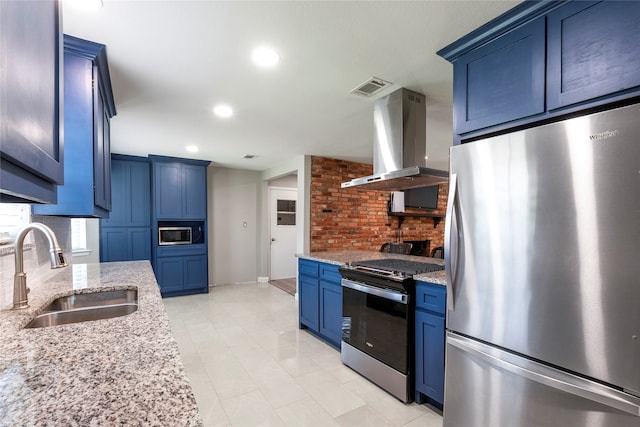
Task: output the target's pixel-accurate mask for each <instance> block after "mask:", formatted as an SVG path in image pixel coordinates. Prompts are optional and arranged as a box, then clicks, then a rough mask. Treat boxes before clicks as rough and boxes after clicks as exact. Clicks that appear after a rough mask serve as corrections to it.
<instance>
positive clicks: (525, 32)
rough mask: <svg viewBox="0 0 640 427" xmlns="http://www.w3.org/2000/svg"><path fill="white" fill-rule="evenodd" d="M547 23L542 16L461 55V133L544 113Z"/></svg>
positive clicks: (457, 88)
mask: <svg viewBox="0 0 640 427" xmlns="http://www.w3.org/2000/svg"><path fill="white" fill-rule="evenodd" d="M544 72H545V25H544V19H543V18H539V19H536V20H535V21H533V22H530V23H528V24H526V25H523V26H522V27H519V28H516V29H515V30H512V31H510V32H509V33H507V34H505V35H503V36H501V37H499V38H498V39H496V40H495V41H494V42H492V43H489V44H486V45H484V46H481V47H479V48H478V49H475V50H472V51H471V52H469V53H467V54H465V55H463V56H461V57H460V58H459V59H458V60H457V61H456V64H455V67H454V75H453V85H454V86H453V93H454V98H455V99H456V100H463V101H462V102H456V104H455V110H454V116H455V118H456V132H457V133H465V132H468V131H470V130H475V129H480V128H484V127H488V126H492V125H495V124H498V123H504V122H508V121H511V120H514V119H518V118H521V117H528V116H533V115H535V114H539V113H543V112H544Z"/></svg>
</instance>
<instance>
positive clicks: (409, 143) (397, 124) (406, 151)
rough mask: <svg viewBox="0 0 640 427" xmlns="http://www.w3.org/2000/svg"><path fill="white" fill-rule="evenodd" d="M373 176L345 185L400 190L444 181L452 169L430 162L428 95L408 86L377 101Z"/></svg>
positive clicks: (343, 185) (344, 184)
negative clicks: (427, 113) (440, 167)
mask: <svg viewBox="0 0 640 427" xmlns="http://www.w3.org/2000/svg"><path fill="white" fill-rule="evenodd" d="M373 123H374V137H373V141H374V145H373V175H370V176H365V177H362V178H356V179H353V180H351V181H348V182H343V183H342V188H354V187H355V188H358V189H362V190H382V191H396V190H407V189H410V188H417V187H427V186H430V185H437V184H443V183H446V182H448V180H449V172H447V171H443V170H438V169H430V168H427V167H426V166H425V165H426V159H425V154H426V107H425V97H424V95H421V94H419V93H417V92H413V91H410V90H408V89H405V88H401V89H398V90H397V91H395V92H392V93H391V94H389V95H387V96H384V97H382V98H380V99H378V100H376V102H375V104H374V107H373Z"/></svg>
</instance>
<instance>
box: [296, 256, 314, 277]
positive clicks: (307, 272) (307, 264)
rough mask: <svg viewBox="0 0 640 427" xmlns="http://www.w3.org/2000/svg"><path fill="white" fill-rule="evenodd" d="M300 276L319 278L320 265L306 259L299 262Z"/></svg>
mask: <svg viewBox="0 0 640 427" xmlns="http://www.w3.org/2000/svg"><path fill="white" fill-rule="evenodd" d="M298 274H299V275H301V276H312V277H318V263H317V262H314V261H308V260H304V259H301V260H299V261H298Z"/></svg>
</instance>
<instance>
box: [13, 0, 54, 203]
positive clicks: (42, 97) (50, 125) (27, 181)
mask: <svg viewBox="0 0 640 427" xmlns="http://www.w3.org/2000/svg"><path fill="white" fill-rule="evenodd" d="M60 9H61V6H60V4H59V2H58V1H47V2H29V1H21V2H18V1H14V2H11V1H0V52H2V54H1V55H0V69H1V70H2V73H0V94H1V95H0V118H1V119H0V201H1V202H37V203H56V201H57V186H56V184H62V182H63V178H64V167H63V164H64V162H63V144H62V129H61V127H60V122H61V118H62V104H63V96H62V93H61V90H62V87H63V86H62V64H63V61H62V20H61V13H60ZM34 76H36V77H34Z"/></svg>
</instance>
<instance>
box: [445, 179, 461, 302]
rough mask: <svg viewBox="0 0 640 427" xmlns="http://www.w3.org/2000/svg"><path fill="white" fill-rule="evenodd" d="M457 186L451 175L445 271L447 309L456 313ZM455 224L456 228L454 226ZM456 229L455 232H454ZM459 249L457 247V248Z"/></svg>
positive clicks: (446, 227)
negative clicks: (453, 247) (455, 243)
mask: <svg viewBox="0 0 640 427" xmlns="http://www.w3.org/2000/svg"><path fill="white" fill-rule="evenodd" d="M457 184H458V175H457V174H455V173H452V174H451V177H450V178H449V198H448V200H447V212H446V217H445V221H444V222H445V225H444V270H445V278H446V280H447V308H448V309H449V311H454V309H455V305H454V299H455V298H454V287H453V284H454V281H455V271H456V267H457V265H453V258H451V255H455V258H456V264H457V258H458V256H457V255H458V254H457V253H456V254H453V253H452V251H451V238H452V236H453V237H454V238H456V239H457V238H458V224H457V221H455V218H454V216H455V198H456V193H457V188H456V187H457ZM454 224H455V226H454ZM454 228H455V231H454ZM456 249H457V247H456Z"/></svg>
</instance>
